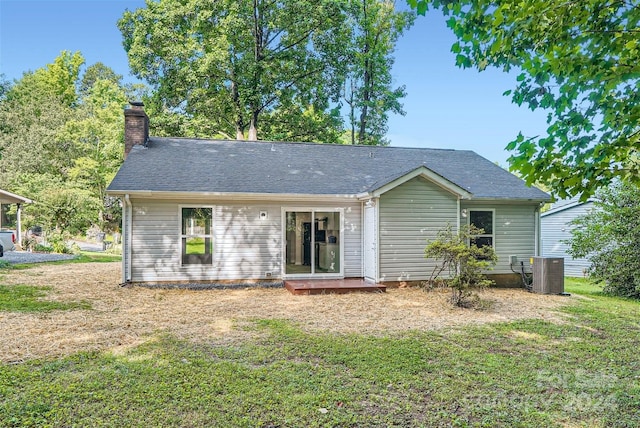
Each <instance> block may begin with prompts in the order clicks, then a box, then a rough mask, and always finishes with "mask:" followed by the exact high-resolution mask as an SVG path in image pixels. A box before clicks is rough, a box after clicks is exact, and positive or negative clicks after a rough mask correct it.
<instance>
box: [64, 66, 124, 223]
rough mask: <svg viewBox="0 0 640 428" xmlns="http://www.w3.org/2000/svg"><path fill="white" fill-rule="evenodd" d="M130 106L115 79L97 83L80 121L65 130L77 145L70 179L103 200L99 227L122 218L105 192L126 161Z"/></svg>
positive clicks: (83, 106) (83, 104)
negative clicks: (127, 107)
mask: <svg viewBox="0 0 640 428" xmlns="http://www.w3.org/2000/svg"><path fill="white" fill-rule="evenodd" d="M126 103H127V97H126V94H125V91H124V89H123V88H122V87H121V86H119V85H118V84H117V83H116V82H114V81H113V79H107V80H102V79H99V80H96V81H94V82H93V83H92V86H91V87H90V88H89V89H88V92H87V93H86V95H85V97H83V98H82V101H81V103H80V105H79V107H78V109H77V110H78V112H77V119H74V120H70V121H68V122H67V123H66V124H65V126H64V129H63V132H64V134H66V135H67V139H68V140H70V141H72V142H73V143H74V144H75V147H76V149H75V151H76V153H77V156H76V158H75V159H74V160H73V166H72V167H71V168H70V169H69V171H68V178H69V179H70V180H71V181H72V182H73V183H74V186H75V187H76V188H81V189H88V190H90V191H91V194H92V195H93V196H94V197H95V198H96V199H97V200H98V201H101V204H102V206H103V207H102V209H100V211H99V213H98V214H97V216H96V218H95V220H94V221H98V222H99V226H100V227H104V226H105V222H106V221H107V220H109V219H111V220H113V219H114V216H115V219H119V215H118V214H117V212H114V209H116V210H117V211H119V206H117V205H115V204H114V201H113V200H112V199H111V198H109V197H108V196H107V194H106V189H107V186H108V185H109V183H110V182H111V180H112V179H113V177H114V176H115V174H116V172H117V171H118V167H119V166H120V164H121V163H122V160H123V151H122V141H123V138H124V135H123V133H124V117H123V115H122V110H123V107H124V106H125V105H126Z"/></svg>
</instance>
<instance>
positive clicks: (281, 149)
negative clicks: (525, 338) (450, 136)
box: [108, 137, 549, 200]
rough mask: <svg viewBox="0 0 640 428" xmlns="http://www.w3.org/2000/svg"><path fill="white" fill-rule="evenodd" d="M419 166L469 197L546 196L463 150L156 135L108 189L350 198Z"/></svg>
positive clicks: (135, 152) (136, 150)
mask: <svg viewBox="0 0 640 428" xmlns="http://www.w3.org/2000/svg"><path fill="white" fill-rule="evenodd" d="M421 167H426V168H428V169H429V170H430V171H433V172H434V173H435V174H436V175H438V176H440V177H442V179H443V181H446V182H450V183H452V184H454V185H455V186H457V187H460V188H462V189H465V190H467V191H468V192H470V193H471V194H472V195H473V199H518V200H548V199H549V195H547V194H546V193H544V192H542V191H541V190H539V189H537V188H535V187H527V186H526V185H525V183H524V181H522V180H521V179H519V178H518V177H516V176H514V175H513V174H511V173H509V172H507V171H505V170H504V169H502V168H500V167H499V166H497V165H495V164H493V163H492V162H490V161H488V160H487V159H485V158H483V157H481V156H480V155H478V154H476V153H474V152H472V151H467V150H447V149H425V148H402V147H380V146H357V145H355V146H354V145H336V144H314V143H282V142H277V143H274V142H262V141H228V140H198V139H184V138H157V137H152V138H150V140H149V144H148V146H147V147H142V146H135V147H134V148H133V149H132V150H131V152H130V153H129V155H128V156H127V159H126V161H125V162H124V163H123V165H122V166H121V168H120V170H119V171H118V173H117V175H116V176H115V178H114V179H113V181H112V182H111V184H110V185H109V188H108V191H109V192H110V193H112V194H124V193H129V192H137V191H149V192H193V193H203V192H205V193H206V192H211V193H213V192H215V193H235V194H238V193H239V194H292V195H358V194H362V193H367V192H373V191H375V190H377V189H379V188H380V187H382V186H384V185H386V184H388V183H390V182H392V181H393V180H396V179H398V178H399V177H401V176H403V175H404V174H408V173H410V172H412V171H414V170H416V169H417V168H421Z"/></svg>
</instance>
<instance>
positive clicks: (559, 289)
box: [531, 257, 564, 294]
mask: <svg viewBox="0 0 640 428" xmlns="http://www.w3.org/2000/svg"><path fill="white" fill-rule="evenodd" d="M532 265H533V267H532V269H531V270H532V273H533V283H532V284H531V291H532V292H534V293H539V294H562V293H564V258H562V257H533V262H532Z"/></svg>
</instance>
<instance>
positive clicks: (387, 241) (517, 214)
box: [108, 104, 549, 285]
mask: <svg viewBox="0 0 640 428" xmlns="http://www.w3.org/2000/svg"><path fill="white" fill-rule="evenodd" d="M132 105H133V106H132V108H129V109H126V110H125V161H124V163H123V165H122V166H121V168H120V170H119V171H118V173H117V175H116V176H115V178H114V179H113V181H112V182H111V184H110V185H109V188H108V193H109V194H110V195H112V196H117V197H120V198H121V199H122V201H123V224H122V232H123V233H122V235H123V282H133V283H144V282H146V283H161V282H183V281H185V282H188V281H208V282H216V283H233V282H240V283H245V282H252V281H267V280H272V281H273V280H278V281H281V280H286V279H303V278H304V279H313V278H317V279H320V278H322V279H329V278H336V279H339V278H365V279H366V280H370V281H376V282H383V283H398V282H402V283H406V282H409V283H411V282H418V281H421V280H425V279H428V278H429V276H430V274H431V272H432V270H433V266H434V262H433V260H427V259H425V258H424V248H425V246H426V244H427V240H429V239H433V238H434V237H435V236H436V234H437V233H438V231H439V230H441V229H443V228H444V227H446V226H447V225H451V226H452V227H454V228H458V227H460V226H461V225H462V224H467V223H473V224H476V225H479V226H482V227H483V228H484V231H485V233H484V234H483V235H482V236H480V237H478V239H477V242H480V243H483V244H488V245H493V246H494V247H495V249H496V251H497V254H498V257H499V262H498V264H497V266H496V268H495V270H494V271H493V272H492V274H493V275H494V278H496V279H498V280H499V281H501V282H507V283H508V282H509V281H512V283H513V284H514V285H517V284H520V279H519V277H518V276H517V275H514V274H513V272H512V271H511V268H510V265H509V256H511V255H516V256H518V257H520V258H523V259H528V258H529V257H531V256H533V255H539V254H540V247H539V242H540V240H539V231H540V228H539V226H540V224H539V219H540V207H541V204H542V203H544V202H545V201H547V200H549V196H548V195H547V194H546V193H544V192H542V191H540V190H538V189H536V188H530V187H527V186H526V185H525V183H524V182H523V181H522V180H520V179H519V178H517V177H515V176H514V175H512V174H510V173H508V172H507V171H505V170H503V169H502V168H500V167H498V166H497V165H495V164H493V163H492V162H490V161H488V160H486V159H484V158H483V157H481V156H479V155H477V154H476V153H474V152H472V151H463V150H447V149H422V148H399V147H378V146H352V145H333V144H308V143H283V142H263V141H248V142H247V141H219V140H199V139H188V138H157V137H151V138H149V137H148V129H149V123H148V118H147V116H146V114H145V113H144V109H143V106H142V105H141V104H132Z"/></svg>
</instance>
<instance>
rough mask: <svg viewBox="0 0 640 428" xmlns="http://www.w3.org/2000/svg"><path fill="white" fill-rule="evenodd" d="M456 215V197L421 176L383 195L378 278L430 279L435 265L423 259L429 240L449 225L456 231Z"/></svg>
mask: <svg viewBox="0 0 640 428" xmlns="http://www.w3.org/2000/svg"><path fill="white" fill-rule="evenodd" d="M457 212H458V202H457V197H456V196H455V195H453V194H452V193H450V192H448V191H446V190H444V189H442V188H441V187H439V186H438V185H436V184H434V183H432V182H430V181H428V180H426V179H424V178H421V177H416V178H413V179H411V180H409V181H407V182H406V183H404V184H402V185H400V186H398V187H396V188H394V189H392V190H389V191H388V192H386V193H384V194H383V195H382V196H381V197H380V202H379V228H380V230H379V247H378V248H379V254H378V258H379V275H380V278H379V279H380V280H381V281H419V280H425V279H428V278H429V277H430V275H431V272H432V271H433V267H434V262H433V261H432V260H428V259H425V258H424V249H425V247H426V246H427V240H428V239H434V238H435V237H436V235H437V233H438V231H440V230H441V229H443V228H444V227H446V225H447V224H450V225H451V227H452V228H453V229H454V230H455V228H456V225H457V221H456V217H457Z"/></svg>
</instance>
